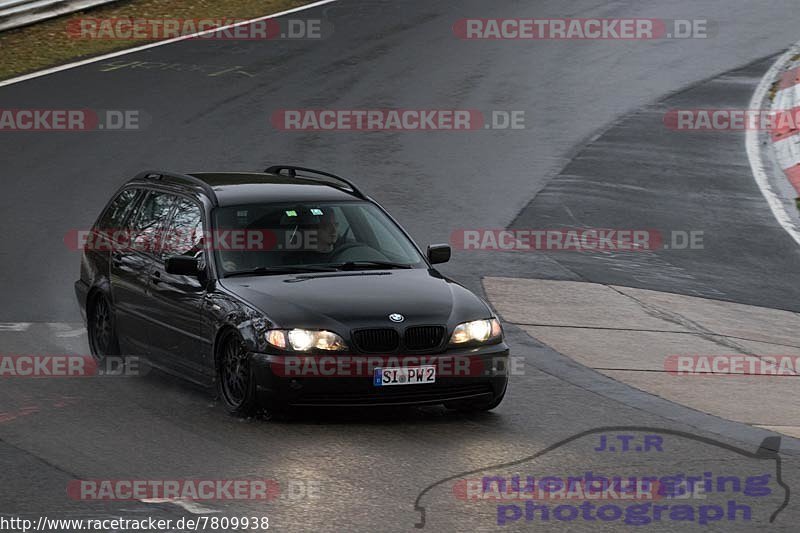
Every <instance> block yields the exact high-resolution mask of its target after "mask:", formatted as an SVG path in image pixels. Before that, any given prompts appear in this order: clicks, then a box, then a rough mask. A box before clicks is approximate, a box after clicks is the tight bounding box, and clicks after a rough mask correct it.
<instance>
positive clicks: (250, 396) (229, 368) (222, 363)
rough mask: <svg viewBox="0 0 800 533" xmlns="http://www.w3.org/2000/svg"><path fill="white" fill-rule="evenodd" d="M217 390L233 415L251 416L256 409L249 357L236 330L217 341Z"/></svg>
mask: <svg viewBox="0 0 800 533" xmlns="http://www.w3.org/2000/svg"><path fill="white" fill-rule="evenodd" d="M218 353H219V356H218V358H217V361H218V363H217V390H218V392H219V397H220V399H221V400H222V404H223V405H224V406H225V409H226V410H227V411H228V412H229V413H231V414H233V415H236V416H250V415H252V414H253V413H255V412H256V410H257V409H258V396H257V394H256V384H255V379H254V378H253V370H252V366H251V364H250V358H249V357H248V356H247V351H246V350H245V347H244V342H243V341H242V339H241V337H240V336H239V334H238V333H237V332H236V331H228V332H226V333H224V334H223V335H222V338H221V339H220V342H219V351H218Z"/></svg>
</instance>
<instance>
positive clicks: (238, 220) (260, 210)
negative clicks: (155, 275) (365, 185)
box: [210, 202, 426, 276]
mask: <svg viewBox="0 0 800 533" xmlns="http://www.w3.org/2000/svg"><path fill="white" fill-rule="evenodd" d="M213 218H214V228H215V229H214V231H213V232H212V234H211V235H210V238H213V243H212V249H213V250H214V255H215V258H216V262H217V265H218V268H219V270H220V272H221V274H222V275H223V276H233V275H248V274H253V275H262V274H263V275H267V274H273V273H274V274H285V273H292V272H306V271H307V272H316V271H323V272H324V271H336V270H360V269H371V268H420V267H425V266H426V263H425V261H424V259H423V257H422V256H421V255H420V253H419V252H418V251H417V249H416V247H415V246H414V245H413V244H412V243H411V241H410V240H409V239H408V238H407V237H406V236H405V234H404V233H403V232H402V231H401V230H400V228H398V227H397V225H396V224H395V223H394V222H393V221H392V220H391V219H390V218H389V217H387V216H386V214H385V213H383V211H381V209H380V208H378V207H377V206H375V205H373V204H371V203H368V202H340V203H292V204H248V205H239V206H232V207H221V208H217V209H215V211H214V217H213Z"/></svg>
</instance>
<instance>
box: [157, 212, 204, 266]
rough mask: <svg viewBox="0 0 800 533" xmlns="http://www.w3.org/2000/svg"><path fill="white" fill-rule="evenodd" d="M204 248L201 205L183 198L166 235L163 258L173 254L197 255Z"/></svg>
mask: <svg viewBox="0 0 800 533" xmlns="http://www.w3.org/2000/svg"><path fill="white" fill-rule="evenodd" d="M202 249H203V214H202V210H201V209H200V206H199V205H198V204H196V203H194V202H192V201H191V200H186V199H183V198H181V199H180V200H178V207H177V208H176V209H175V215H174V216H173V217H172V224H171V225H170V228H169V230H168V231H167V232H166V234H165V236H164V246H163V248H162V254H161V255H162V258H166V257H169V256H171V255H190V256H192V257H197V256H198V254H199V253H200V252H201V251H202Z"/></svg>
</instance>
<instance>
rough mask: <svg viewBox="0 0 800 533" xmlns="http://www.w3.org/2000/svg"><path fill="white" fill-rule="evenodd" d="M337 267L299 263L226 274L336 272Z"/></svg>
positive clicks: (266, 274)
mask: <svg viewBox="0 0 800 533" xmlns="http://www.w3.org/2000/svg"><path fill="white" fill-rule="evenodd" d="M336 270H337V269H336V268H333V267H325V266H316V265H297V266H270V267H263V266H262V267H258V268H253V269H251V270H237V271H235V272H230V273H228V274H225V277H226V278H231V277H234V276H269V275H272V274H300V273H308V272H336Z"/></svg>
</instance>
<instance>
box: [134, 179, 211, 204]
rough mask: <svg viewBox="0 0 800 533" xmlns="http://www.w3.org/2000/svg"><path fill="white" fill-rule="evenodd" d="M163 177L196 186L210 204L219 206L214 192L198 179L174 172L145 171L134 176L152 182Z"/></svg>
mask: <svg viewBox="0 0 800 533" xmlns="http://www.w3.org/2000/svg"><path fill="white" fill-rule="evenodd" d="M164 177H168V178H173V179H176V180H181V181H183V182H186V183H191V184H192V185H197V186H198V187H200V188H201V189H203V192H204V193H205V194H206V196H208V198H209V199H210V200H211V202H212V203H213V204H214V205H215V206H217V205H219V200H218V199H217V193H215V192H214V189H213V188H212V187H211V185H209V184H208V183H206V182H205V181H203V180H201V179H200V178H196V177H194V176H189V175H187V174H178V173H176V172H166V171H164V170H145V171H144V172H141V173H139V174H137V175H136V178H137V179H152V180H160V179H163V178H164Z"/></svg>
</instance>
